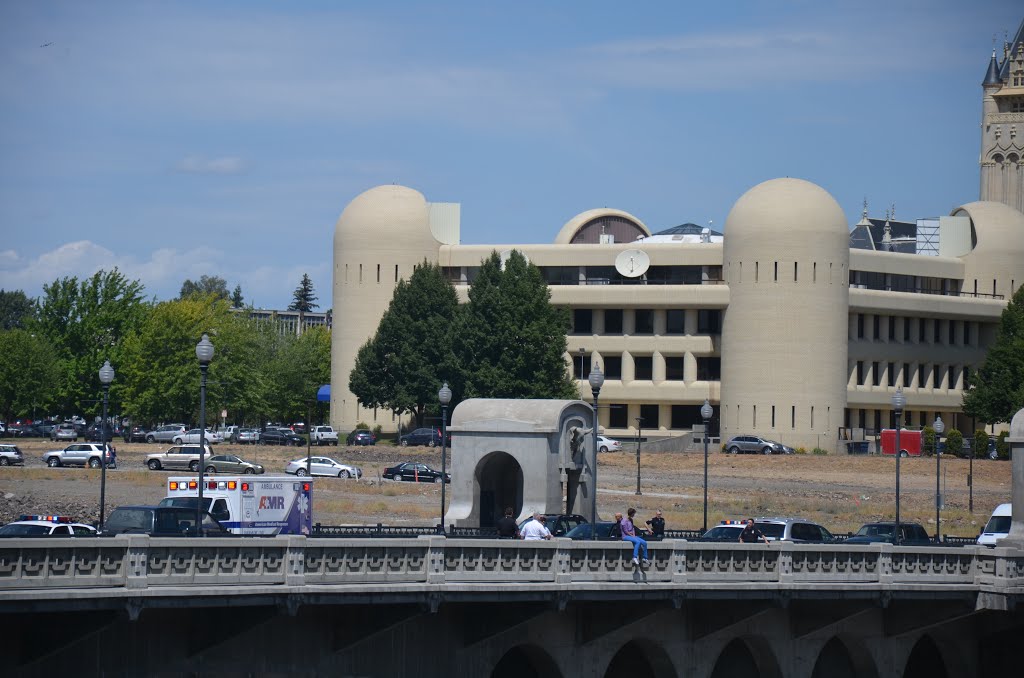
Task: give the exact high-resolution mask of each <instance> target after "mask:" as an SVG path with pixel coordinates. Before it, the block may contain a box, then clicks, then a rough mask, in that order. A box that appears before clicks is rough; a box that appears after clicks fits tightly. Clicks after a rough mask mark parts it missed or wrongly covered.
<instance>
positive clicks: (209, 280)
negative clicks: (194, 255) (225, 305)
mask: <svg viewBox="0 0 1024 678" xmlns="http://www.w3.org/2000/svg"><path fill="white" fill-rule="evenodd" d="M236 289H237V291H238V292H239V294H241V291H242V290H241V288H236ZM211 294H212V295H213V296H215V297H216V298H217V299H227V298H228V281H227V280H225V279H224V278H221V277H220V276H218V275H203V276H200V277H199V281H198V282H197V281H194V280H188V279H186V280H185V282H183V283H181V293H180V294H179V295H178V296H179V298H181V299H188V298H189V297H192V296H196V295H199V296H202V297H205V296H209V295H211Z"/></svg>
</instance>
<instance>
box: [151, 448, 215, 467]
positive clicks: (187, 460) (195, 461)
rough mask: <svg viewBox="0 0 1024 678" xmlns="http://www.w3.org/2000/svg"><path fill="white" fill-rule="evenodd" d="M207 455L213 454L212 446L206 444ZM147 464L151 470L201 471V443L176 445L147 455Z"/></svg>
mask: <svg viewBox="0 0 1024 678" xmlns="http://www.w3.org/2000/svg"><path fill="white" fill-rule="evenodd" d="M205 455H209V456H210V457H212V456H213V452H212V451H211V450H210V446H209V445H207V446H206V451H205V453H204V456H205ZM145 463H146V466H148V467H149V470H151V471H159V470H161V469H180V470H184V469H188V470H189V471H192V473H198V472H199V445H175V446H174V447H170V448H168V449H167V450H165V451H163V452H154V453H153V454H148V455H146V462H145Z"/></svg>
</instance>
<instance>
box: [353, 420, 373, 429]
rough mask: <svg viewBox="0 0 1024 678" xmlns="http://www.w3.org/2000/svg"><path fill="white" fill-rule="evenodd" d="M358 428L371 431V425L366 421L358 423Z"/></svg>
mask: <svg viewBox="0 0 1024 678" xmlns="http://www.w3.org/2000/svg"><path fill="white" fill-rule="evenodd" d="M356 430H357V431H369V430H370V427H369V426H367V425H366V422H363V421H361V422H359V423H358V424H356Z"/></svg>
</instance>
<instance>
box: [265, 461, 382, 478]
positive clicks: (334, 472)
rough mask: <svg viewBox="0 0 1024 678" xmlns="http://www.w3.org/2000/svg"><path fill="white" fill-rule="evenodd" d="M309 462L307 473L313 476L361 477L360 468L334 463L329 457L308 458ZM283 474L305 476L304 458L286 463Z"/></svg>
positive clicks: (361, 471)
mask: <svg viewBox="0 0 1024 678" xmlns="http://www.w3.org/2000/svg"><path fill="white" fill-rule="evenodd" d="M309 462H310V463H309V473H310V474H312V475H314V476H331V477H334V478H357V479H358V478H361V477H362V476H363V470H362V469H361V468H358V467H356V466H349V465H348V464H342V463H340V462H337V461H334V460H333V459H331V458H330V457H310V458H309ZM284 472H285V473H291V474H294V475H297V476H304V475H306V474H307V472H306V457H303V458H302V459H296V460H294V461H290V462H288V465H287V466H286V467H285V469H284Z"/></svg>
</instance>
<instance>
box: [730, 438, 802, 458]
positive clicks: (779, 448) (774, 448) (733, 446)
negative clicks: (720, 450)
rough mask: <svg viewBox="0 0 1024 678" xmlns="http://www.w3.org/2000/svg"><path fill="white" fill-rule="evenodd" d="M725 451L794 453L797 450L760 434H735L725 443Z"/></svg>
mask: <svg viewBox="0 0 1024 678" xmlns="http://www.w3.org/2000/svg"><path fill="white" fill-rule="evenodd" d="M725 451H726V452H728V453H730V454H740V453H743V454H747V453H750V454H759V453H760V454H793V453H794V452H795V451H796V450H794V449H793V448H792V447H790V446H788V445H783V444H782V443H777V442H775V441H774V440H768V439H767V438H761V437H759V436H733V437H732V438H730V439H729V442H727V443H726V444H725Z"/></svg>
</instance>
